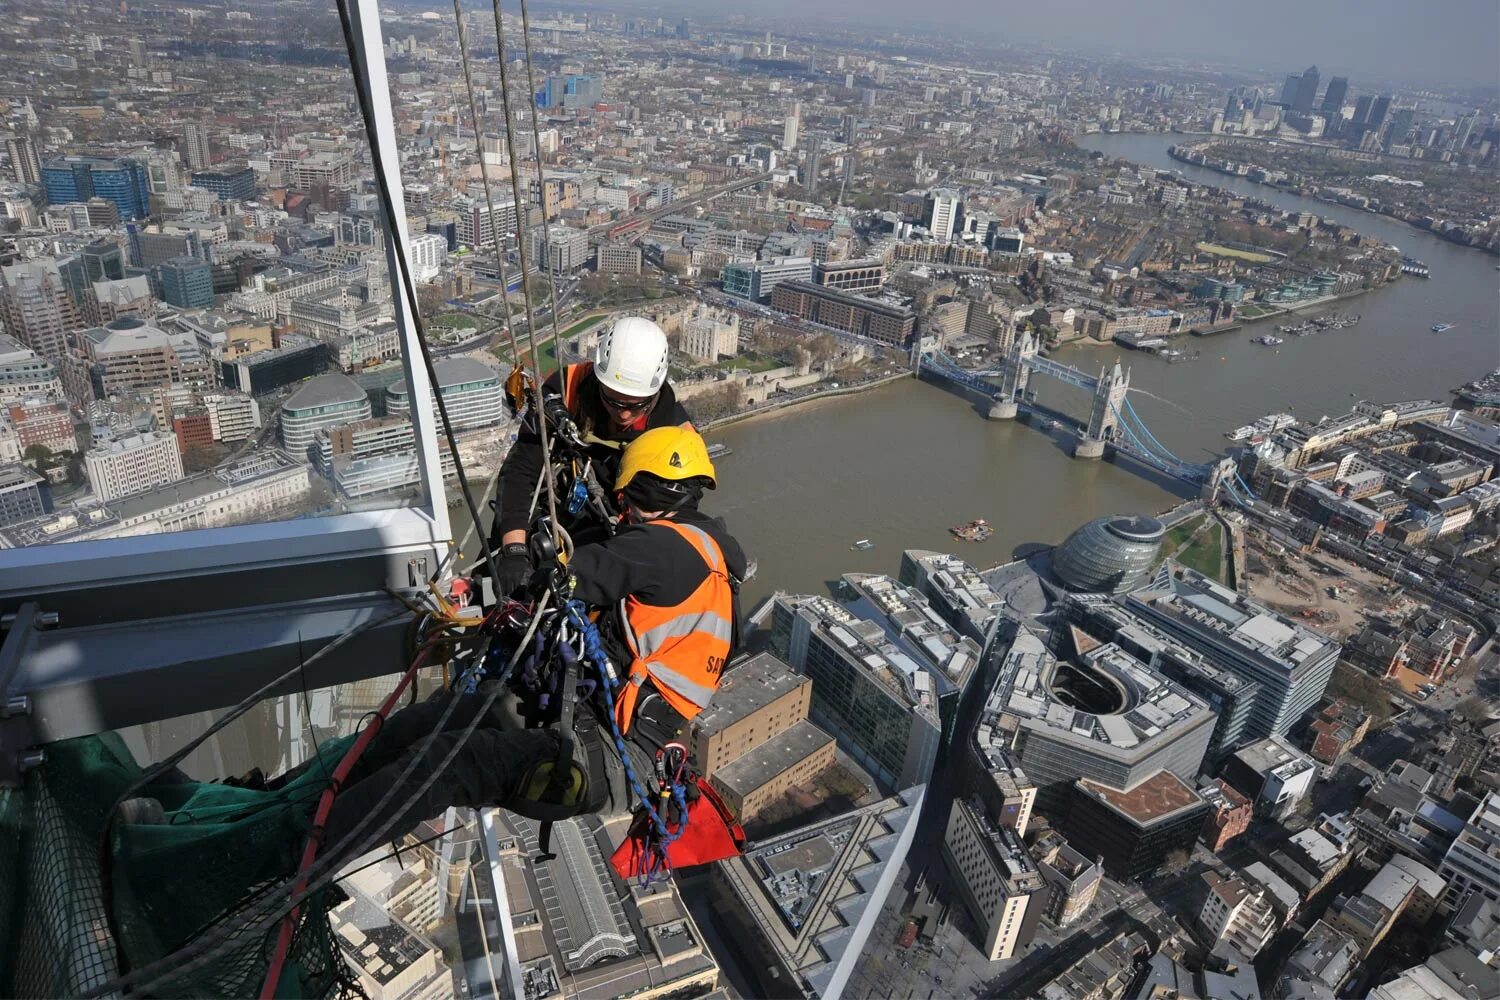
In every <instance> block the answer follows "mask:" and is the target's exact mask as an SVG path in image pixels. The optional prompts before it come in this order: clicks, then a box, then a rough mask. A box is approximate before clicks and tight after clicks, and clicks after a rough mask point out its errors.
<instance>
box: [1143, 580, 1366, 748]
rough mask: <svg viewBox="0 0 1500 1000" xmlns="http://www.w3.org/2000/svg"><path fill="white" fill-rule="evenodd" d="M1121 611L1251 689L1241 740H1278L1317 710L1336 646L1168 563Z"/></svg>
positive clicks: (1261, 606)
mask: <svg viewBox="0 0 1500 1000" xmlns="http://www.w3.org/2000/svg"><path fill="white" fill-rule="evenodd" d="M1125 606H1126V608H1127V609H1128V610H1129V611H1130V612H1131V613H1132V614H1134V615H1136V616H1137V617H1139V618H1141V619H1143V620H1144V621H1146V622H1148V623H1150V624H1152V625H1155V626H1156V627H1158V628H1160V629H1161V630H1162V631H1164V632H1166V633H1167V634H1168V635H1170V636H1172V637H1173V638H1174V639H1176V640H1178V641H1179V642H1181V643H1182V644H1183V645H1185V646H1187V647H1188V648H1189V649H1192V650H1195V651H1197V652H1199V653H1201V654H1203V656H1204V657H1205V658H1206V659H1208V660H1210V661H1211V662H1212V663H1213V664H1214V665H1215V666H1217V667H1219V668H1222V669H1224V670H1227V671H1229V672H1230V673H1233V674H1235V675H1236V676H1238V677H1240V678H1242V679H1244V680H1247V681H1250V682H1253V683H1254V684H1256V685H1258V686H1259V689H1258V691H1257V692H1256V694H1255V700H1254V705H1253V707H1252V709H1251V712H1250V719H1249V721H1248V724H1247V726H1246V730H1245V733H1244V735H1245V736H1246V737H1252V738H1253V737H1266V736H1272V735H1276V736H1284V735H1286V733H1287V731H1288V730H1289V729H1291V727H1292V726H1293V725H1294V724H1295V723H1296V722H1297V721H1298V720H1299V719H1301V718H1302V716H1303V715H1304V714H1306V713H1307V711H1308V710H1309V709H1311V708H1312V707H1313V706H1315V705H1316V704H1318V702H1319V700H1320V699H1321V698H1322V696H1323V689H1324V688H1325V687H1326V686H1327V684H1328V678H1329V677H1330V676H1332V674H1333V667H1334V664H1335V663H1337V662H1338V657H1339V642H1338V640H1337V639H1332V638H1329V637H1328V636H1325V635H1322V634H1320V633H1318V632H1314V631H1313V630H1312V629H1310V628H1308V627H1307V626H1306V625H1303V624H1301V623H1300V622H1296V621H1293V620H1292V619H1290V618H1288V617H1286V616H1285V615H1281V614H1278V613H1276V612H1274V611H1271V610H1270V609H1268V608H1266V607H1264V606H1263V605H1260V604H1257V603H1255V602H1254V601H1252V600H1250V599H1248V598H1245V597H1241V596H1240V595H1239V594H1237V593H1235V592H1234V591H1232V590H1230V589H1229V588H1227V587H1224V586H1222V585H1220V584H1218V583H1216V582H1214V581H1213V580H1210V579H1208V578H1207V577H1205V576H1204V575H1203V574H1201V573H1199V572H1197V571H1195V570H1191V569H1186V568H1182V567H1177V566H1173V565H1171V564H1168V565H1167V567H1166V571H1164V572H1163V573H1162V574H1160V575H1159V577H1158V579H1157V580H1156V581H1155V582H1154V583H1153V584H1152V585H1151V586H1150V587H1149V588H1148V589H1145V590H1141V591H1137V592H1135V593H1133V594H1131V595H1129V596H1128V597H1127V598H1126V599H1125Z"/></svg>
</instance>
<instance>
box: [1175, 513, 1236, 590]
mask: <svg viewBox="0 0 1500 1000" xmlns="http://www.w3.org/2000/svg"><path fill="white" fill-rule="evenodd" d="M1206 517H1207V515H1204V514H1200V515H1198V516H1197V517H1194V518H1190V519H1188V520H1186V521H1184V522H1182V523H1181V524H1179V525H1176V526H1175V527H1173V528H1170V529H1168V531H1167V537H1166V538H1165V539H1164V540H1163V542H1162V555H1163V556H1170V557H1171V558H1173V559H1176V560H1177V561H1178V562H1180V563H1182V564H1183V565H1184V566H1187V567H1190V568H1192V569H1195V570H1197V571H1198V572H1200V573H1202V574H1204V575H1205V576H1210V577H1213V578H1214V579H1215V580H1220V581H1221V582H1222V576H1221V575H1220V573H1221V563H1222V561H1223V556H1224V529H1223V527H1222V526H1221V525H1220V524H1218V523H1217V522H1211V523H1209V524H1208V525H1207V527H1204V521H1205V519H1206ZM1200 527H1201V528H1203V531H1202V532H1201V533H1198V529H1199V528H1200ZM1195 533H1196V537H1194V535H1195Z"/></svg>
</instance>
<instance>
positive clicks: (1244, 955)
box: [1198, 871, 1280, 963]
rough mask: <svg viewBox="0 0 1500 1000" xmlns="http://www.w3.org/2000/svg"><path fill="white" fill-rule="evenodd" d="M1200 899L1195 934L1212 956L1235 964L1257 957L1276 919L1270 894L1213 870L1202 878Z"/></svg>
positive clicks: (1272, 933) (1276, 927) (1272, 932)
mask: <svg viewBox="0 0 1500 1000" xmlns="http://www.w3.org/2000/svg"><path fill="white" fill-rule="evenodd" d="M1202 881H1203V886H1204V890H1205V891H1204V900H1203V905H1202V907H1200V908H1199V910H1198V934H1199V936H1200V938H1201V939H1202V940H1203V943H1204V944H1206V945H1208V946H1209V948H1210V950H1211V951H1212V952H1213V954H1214V955H1216V956H1219V957H1221V958H1225V959H1228V960H1230V961H1233V962H1236V963H1239V962H1244V961H1246V960H1249V959H1253V958H1255V957H1256V956H1257V955H1259V954H1260V952H1261V949H1262V948H1264V947H1265V946H1266V945H1267V944H1268V943H1270V940H1271V938H1272V937H1274V936H1275V934H1276V931H1277V930H1279V929H1280V920H1279V918H1278V916H1277V913H1276V910H1275V908H1274V907H1273V906H1272V904H1271V897H1270V894H1269V893H1267V892H1266V891H1265V890H1264V889H1262V888H1260V887H1259V886H1257V885H1254V884H1252V883H1249V882H1246V881H1245V880H1243V879H1238V878H1226V877H1224V876H1223V875H1220V874H1219V873H1218V872H1216V871H1206V872H1204V873H1203V876H1202Z"/></svg>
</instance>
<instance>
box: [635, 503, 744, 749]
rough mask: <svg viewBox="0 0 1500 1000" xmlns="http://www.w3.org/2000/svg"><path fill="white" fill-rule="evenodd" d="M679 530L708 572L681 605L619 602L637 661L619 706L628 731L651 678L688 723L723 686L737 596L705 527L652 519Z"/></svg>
mask: <svg viewBox="0 0 1500 1000" xmlns="http://www.w3.org/2000/svg"><path fill="white" fill-rule="evenodd" d="M652 525H659V526H661V527H663V528H668V529H670V530H672V531H675V532H677V534H678V535H679V536H681V537H682V538H683V539H685V540H686V541H687V542H688V544H690V545H692V546H693V550H694V551H695V552H697V553H698V555H699V557H700V558H702V560H703V563H704V565H705V566H706V567H707V568H708V570H709V572H708V575H707V576H706V577H704V580H703V582H702V583H701V584H699V585H698V587H697V588H696V589H695V590H694V591H693V593H692V594H690V595H689V596H688V597H687V599H686V600H684V601H683V602H682V603H680V604H677V605H674V606H672V607H666V608H663V607H657V606H654V605H649V604H644V603H642V602H641V601H638V600H636V599H635V598H634V597H627V598H626V599H625V600H624V601H622V602H621V620H622V622H624V625H625V639H626V642H627V643H628V644H629V646H630V652H631V655H632V657H633V659H632V660H631V663H630V670H629V672H628V677H629V682H628V683H627V684H625V685H623V686H622V688H621V690H620V694H619V697H618V699H617V700H616V702H615V721H616V722H617V723H618V724H619V726H620V732H622V733H623V732H626V731H628V730H629V728H630V723H631V722H632V721H633V719H634V716H635V704H636V700H637V699H638V698H639V697H640V688H641V685H642V684H644V683H645V682H646V680H647V679H650V680H651V682H652V685H653V686H654V687H655V688H656V690H657V691H658V692H659V693H660V694H661V696H662V698H663V700H665V701H666V702H667V704H668V705H670V706H671V707H672V709H673V710H674V711H676V712H677V713H678V714H679V715H681V716H682V717H683V718H685V719H691V718H692V717H693V716H695V715H697V714H698V713H699V712H700V711H702V710H703V708H704V707H705V706H707V705H708V702H709V699H710V698H712V697H713V693H714V691H715V690H716V689H717V688H718V686H719V677H720V675H721V674H722V673H723V670H724V663H725V661H727V660H728V659H729V653H730V645H731V643H732V642H733V640H734V623H733V618H734V596H733V592H732V591H731V590H730V586H729V576H728V574H727V573H726V572H725V570H724V553H723V552H722V551H720V549H719V544H718V543H717V542H716V541H714V539H713V536H711V535H710V534H708V532H706V531H704V530H703V529H701V528H697V527H694V526H693V525H690V524H681V523H678V522H676V521H671V520H662V521H653V522H652Z"/></svg>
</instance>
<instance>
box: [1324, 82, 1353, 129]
mask: <svg viewBox="0 0 1500 1000" xmlns="http://www.w3.org/2000/svg"><path fill="white" fill-rule="evenodd" d="M1348 96H1349V78H1348V77H1347V76H1336V77H1334V78H1333V79H1332V80H1329V81H1328V90H1327V91H1326V92H1325V93H1324V94H1323V104H1322V112H1323V114H1324V115H1326V116H1328V117H1329V118H1330V119H1332V118H1336V117H1338V115H1339V113H1340V112H1341V111H1342V110H1343V108H1344V100H1345V98H1347V97H1348Z"/></svg>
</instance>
